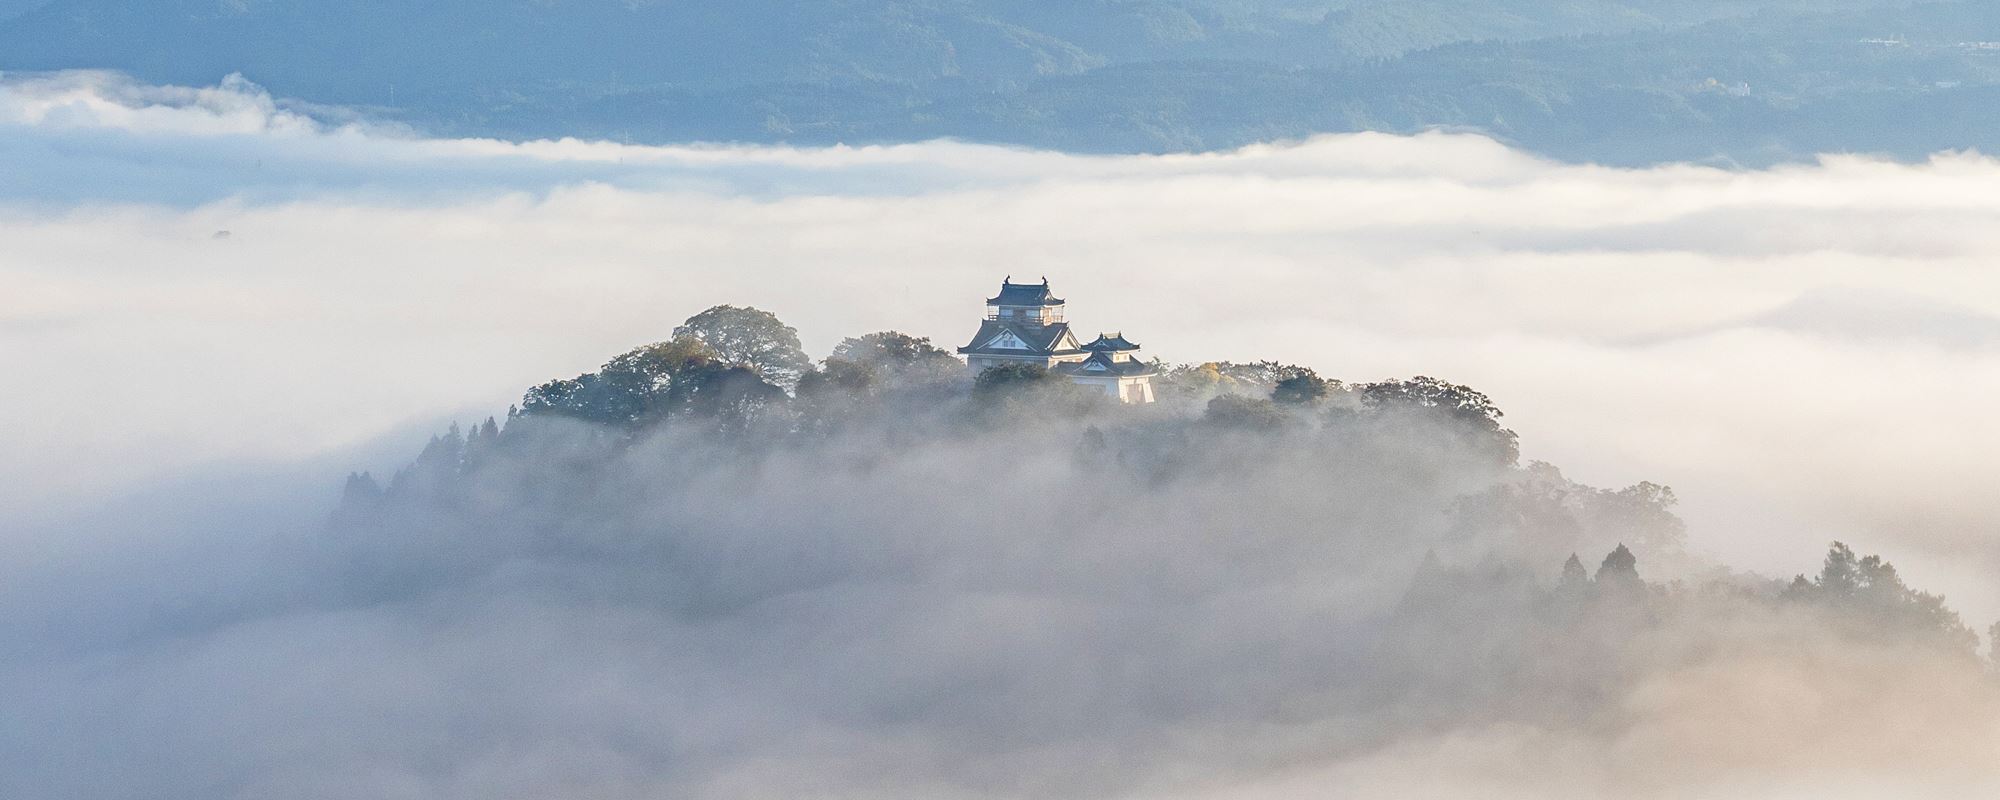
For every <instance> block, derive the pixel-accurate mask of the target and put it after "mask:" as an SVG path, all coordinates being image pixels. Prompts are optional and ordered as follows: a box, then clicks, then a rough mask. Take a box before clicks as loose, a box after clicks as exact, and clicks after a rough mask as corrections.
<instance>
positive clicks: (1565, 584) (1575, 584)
mask: <svg viewBox="0 0 2000 800" xmlns="http://www.w3.org/2000/svg"><path fill="white" fill-rule="evenodd" d="M1589 585H1590V573H1589V572H1587V571H1585V570H1584V568H1583V560H1582V559H1580V558H1577V557H1576V554H1575V553H1571V554H1569V560H1568V561H1564V562H1563V572H1562V579H1561V580H1560V581H1558V582H1557V584H1556V586H1557V587H1558V588H1560V589H1561V590H1562V591H1563V592H1565V593H1575V592H1581V591H1582V590H1583V589H1584V587H1587V586H1589Z"/></svg>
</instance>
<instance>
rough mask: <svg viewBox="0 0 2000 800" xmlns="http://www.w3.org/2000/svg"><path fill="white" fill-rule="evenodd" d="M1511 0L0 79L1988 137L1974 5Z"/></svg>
mask: <svg viewBox="0 0 2000 800" xmlns="http://www.w3.org/2000/svg"><path fill="white" fill-rule="evenodd" d="M1521 5H1522V4H1518V3H1507V2H1501V0H1427V1H1425V2H1389V0H1283V1H1280V2H1263V3H1252V2H1229V1H1228V0H1160V1H1158V2H1141V1H1126V0H1100V1H1099V2H1081V3H1041V2H1022V1H1021V0H990V1H989V2H972V1H971V0H909V1H894V0H838V1H837V2H826V1H822V2H808V3H780V2H772V0H746V1H745V2H738V3H731V4H728V5H726V6H710V5H691V4H680V3H668V2H661V1H660V0H639V1H634V0H615V1H614V0H554V1H551V0H440V1H439V2H430V3H421V4H412V3H403V2H390V1H389V0H336V1H334V2H304V0H230V1H229V2H218V0H149V1H148V2H118V1H117V0H53V1H52V2H46V3H45V4H42V5H40V7H39V8H35V9H33V10H31V11H28V12H27V13H25V14H23V15H21V16H19V17H16V18H14V19H12V20H10V21H7V22H5V23H0V69H7V70H16V71H19V70H54V69H69V68H109V69H117V70H123V71H127V72H130V73H132V74H134V75H135V76H137V77H138V78H140V79H142V80H146V81H152V82H164V83H180V84H196V85H206V84H212V83H214V82H215V81H217V80H219V79H220V78H221V77H223V76H225V75H227V74H230V73H242V74H243V75H244V76H246V77H247V78H249V79H250V80H252V81H255V82H257V83H260V84H262V85H264V86H266V87H268V88H269V89H270V90H271V91H272V92H273V93H274V94H276V95H278V96H281V97H290V98H297V99H299V100H303V101H308V102H311V103H321V104H338V105H349V106H358V107H363V108H366V109H371V110H372V111H373V113H376V114H378V115H381V116H385V117H390V118H394V119H398V120H402V121H405V122H409V123H412V124H414V125H416V126H418V127H420V128H423V129H426V130H429V131H433V132H437V133H442V134H452V135H498V136H510V137H536V136H559V135H579V136H597V137H611V138H621V139H631V140H643V141H685V140H723V141H749V142H790V143H796V144H824V143H832V142H849V143H859V142H883V141H908V140H914V139H925V138H932V137H940V136H948V137H957V138H965V139H974V140H983V141H996V142H1006V143H1017V144H1028V145H1037V146H1047V147H1056V148H1063V149H1070V150H1083V151H1162V150H1185V149H1212V148H1227V147H1233V146H1237V145H1241V144H1244V143H1248V142H1253V141H1259V140H1266V139H1270V138H1278V137H1298V136H1305V135H1310V134H1313V133H1321V132H1340V131H1354V130H1383V131H1397V132H1408V131H1416V130H1422V129H1426V128H1431V127H1439V126H1444V127H1455V128H1459V127H1462V128H1473V129H1479V130H1485V131H1489V132H1491V133H1493V134H1495V135H1496V136H1499V137H1501V138H1503V139H1507V140H1509V141H1512V142H1515V143H1517V144H1520V145H1522V146H1524V147H1527V148H1529V149H1533V150H1537V151H1540V152H1543V153H1546V154H1550V155H1554V156H1558V157H1565V158H1579V159H1581V158H1590V159H1603V160H1610V161H1615V162H1621V163H1626V162H1636V163H1645V162H1653V161H1661V160H1677V159H1721V160H1726V161H1738V162H1745V163H1764V162H1769V161H1774V160H1782V159H1787V158H1795V157H1800V156H1803V155H1809V154H1811V153H1813V152H1818V151H1826V150H1835V151H1838V150H1867V151H1886V152H1890V153H1894V154H1897V155H1901V156H1905V157H1917V156H1921V155H1923V154H1925V153H1928V152H1931V151H1934V150H1937V149H1941V148H1950V147H1965V146H1985V147H1992V146H1994V145H1996V144H2000V142H1993V141H1989V139H1990V138H1991V137H1992V136H1993V134H1991V133H1990V131H1992V130H1995V129H1996V126H1994V125H1992V124H1991V123H1992V122H1993V121H1994V120H1993V119H1991V118H1990V117H1991V116H1992V115H1993V114H1994V112H1993V111H1991V110H1990V109H1991V108H1993V104H1991V103H1988V102H1985V101H1986V100H1988V99H1990V96H1991V94H1992V92H1993V91H1994V87H1995V86H1996V85H2000V50H1996V49H1990V48H1986V47H1983V46H1981V44H1980V43H1982V42H1988V41H2000V11H1995V10H1993V9H1992V7H1991V6H1990V4H1982V3H1971V2H1947V3H1926V4H1916V5H1909V4H1906V3H1902V2H1894V1H1893V0H1845V1H1844V2H1833V1H1820V2H1813V1H1811V0H1804V1H1801V0H1743V1H1742V2H1725V3H1696V2H1690V1H1689V0H1627V1H1626V2H1574V3H1555V4H1532V5H1531V6H1530V7H1528V8H1521V7H1520V6H1521ZM4 10H5V9H0V11H4ZM1871 39H1882V40H1888V41H1890V42H1892V43H1870V42H1869V41H1867V40H1871ZM1911 120H1918V121H1925V122H1927V123H1928V124H1921V125H1919V124H1911Z"/></svg>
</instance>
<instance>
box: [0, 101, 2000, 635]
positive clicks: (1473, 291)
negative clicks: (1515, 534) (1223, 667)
mask: <svg viewBox="0 0 2000 800" xmlns="http://www.w3.org/2000/svg"><path fill="white" fill-rule="evenodd" d="M0 169H4V172H5V174H6V175H7V178H6V180H4V181H0V241H4V242H5V246H4V247H0V372H4V374H6V375H7V376H9V377H8V379H7V382H8V385H9V391H8V392H6V393H5V396H4V400H0V402H4V404H5V405H4V407H0V412H4V413H0V419H4V422H0V425H4V426H5V427H4V429H0V430H4V438H5V440H6V441H7V442H8V445H9V446H8V447H7V448H5V451H4V453H0V481H4V483H5V485H7V486H9V491H8V492H6V493H4V496H0V520H8V519H11V520H16V521H17V522H16V523H14V524H10V525H7V528H9V529H10V530H11V531H12V532H11V533H9V534H7V535H6V536H4V537H0V542H3V543H4V544H0V546H4V547H6V548H8V549H9V550H11V551H15V552H33V551H34V550H35V548H37V547H43V546H47V545H46V543H39V542H37V541H35V539H36V535H35V534H29V533H24V532H23V531H26V530H30V529H36V530H42V529H50V528H51V527H53V528H61V527H63V526H62V525H61V524H59V521H60V520H63V519H67V518H72V517H73V516H74V513H75V512H77V511H78V510H80V509H101V508H102V507H103V506H104V504H105V498H109V497H115V496H120V495H127V494H132V493H136V492H144V491H147V490H148V489H149V488H157V487H158V486H159V485H161V483H162V482H163V481H168V482H171V481H183V482H184V481H186V480H188V479H189V476H192V475H233V474H235V472H233V471H232V470H241V469H250V470H252V471H254V472H256V473H258V474H265V475H268V474H272V473H274V472H283V471H285V470H287V469H293V468H296V467H298V465H301V464H310V465H311V467H310V468H307V469H302V470H301V472H302V473H303V474H301V475H300V476H299V477H300V478H301V480H302V482H308V483H316V485H317V486H319V487H321V488H330V487H331V486H332V481H331V479H332V478H333V477H335V476H337V475H339V474H342V473H343V472H344V471H345V470H346V469H349V468H376V469H381V468H385V467H390V466H393V465H395V464H397V463H400V461H401V460H402V459H404V458H407V456H408V452H409V449H410V447H411V446H412V441H411V439H412V436H411V432H412V431H414V430H425V429H430V428H436V427H438V426H440V425H441V424H442V423H443V422H444V421H446V420H447V419H448V418H451V417H454V416H458V417H467V418H469V417H470V416H471V415H472V414H480V415H484V414H487V413H493V412H496V411H499V410H502V409H504V407H505V405H506V404H507V403H508V402H509V401H511V400H513V399H515V398H516V397H518V393H519V391H520V390H521V388H523V387H525V386H528V385H531V384H533V383H536V382H539V381H541V380H545V379H547V378H550V377H554V376H560V375H570V374H574V373H577V372H580V371H583V370H585V369H587V368H590V367H591V366H593V365H595V364H597V363H599V362H600V361H601V360H602V359H603V358H605V357H607V356H608V355H609V354H612V353H616V352H619V351H622V350H623V349H626V348H628V347H630V346H632V345H634V344H637V343H642V342H647V341H653V340H657V339H660V338H663V337H664V336H665V335H666V334H667V332H668V331H669V330H670V329H671V328H672V326H673V325H674V324H675V323H677V322H678V321H679V320H680V319H682V318H684V317H686V316H688V315H689V314H691V313H693V312H694V311H698V310H700V309H701V308H704V307H707V306H709V305H712V304H716V303H725V302H727V303H737V304H749V305H754V306H757V307H760V308H765V309H768V310H771V311H774V312H776V313H778V314H779V315H780V316H781V317H782V318H784V319H785V320H786V321H787V322H789V323H791V324H793V325H795V326H797V327H798V328H799V330H800V332H801V335H802V336H803V337H804V339H805V341H806V343H807V346H808V349H809V350H811V351H813V352H815V353H816V354H822V353H824V352H825V351H826V350H827V349H828V348H829V347H830V346H831V345H832V344H833V343H834V342H836V341H838V339H839V338H840V337H842V336H846V335H852V334H857V333H861V332H865V331H870V330H878V329H884V328H896V329H901V330H905V331H909V332H912V333H916V334H919V335H927V336H931V337H933V338H935V339H936V340H938V341H939V342H940V343H942V344H946V345H947V346H950V345H956V344H960V343H961V342H959V341H958V340H959V339H961V338H963V337H965V336H967V335H969V333H970V331H971V328H972V327H973V322H974V321H975V320H976V315H977V314H978V313H979V310H980V309H979V305H978V303H979V300H980V298H982V297H984V296H986V295H987V294H988V293H989V292H990V291H991V289H992V288H993V285H994V283H995V282H996V281H997V280H998V279H1000V278H1001V277H1003V276H1007V275H1012V276H1014V277H1015V278H1016V279H1039V278H1040V277H1042V276H1044V275H1046V276H1048V277H1049V278H1050V279H1051V280H1052V281H1054V283H1055V286H1056V287H1057V289H1058V293H1059V294H1061V295H1063V296H1066V297H1068V298H1069V299H1070V300H1071V303H1072V319H1073V320H1074V321H1075V322H1076V323H1077V325H1078V326H1079V327H1080V328H1083V329H1086V330H1087V331H1090V330H1095V329H1098V328H1102V329H1106V330H1122V331H1124V332H1126V333H1127V334H1128V335H1130V336H1131V337H1132V338H1133V339H1135V340H1136V341H1139V342H1140V343H1142V344H1143V345H1145V347H1146V352H1147V353H1148V354H1151V355H1155V356H1159V357H1163V358H1166V359H1168V360H1172V361H1203V360H1215V359H1235V360H1250V359H1258V358H1273V359H1280V360H1285V361H1294V362H1299V363H1305V364H1310V365H1312V366H1314V367H1316V368H1318V369H1319V370H1320V371H1321V372H1322V373H1325V374H1327V375H1329V376H1337V377H1341V378H1345V379H1350V380H1372V379H1380V378H1384V377H1390V376H1407V375H1413V374H1431V375H1438V376H1443V377H1447V378H1449V379H1452V380H1456V381H1459V382H1463V383H1469V384H1471V385H1474V386H1476V387H1478V388H1480V389H1482V390H1484V391H1486V392H1488V393H1489V394H1491V395H1493V396H1494V397H1495V398H1496V400H1497V401H1498V402H1499V403H1500V405H1501V407H1502V408H1504V409H1506V411H1507V412H1508V414H1509V416H1508V423H1509V424H1510V425H1512V426H1513V427H1514V428H1515V429H1517V430H1518V431H1520V433H1521V434H1522V437H1523V442H1524V452H1525V455H1526V457H1528V458H1538V459H1547V460H1550V461H1554V462H1556V463H1559V464H1561V465H1563V466H1564V467H1565V469H1567V470H1569V471H1570V473H1571V474H1573V475H1574V476H1576V477H1578V478H1579V479H1582V480H1586V481H1589V482H1593V483H1597V484H1600V485H1622V484H1624V483H1629V482H1632V481H1637V480H1642V479H1643V480H1654V481H1658V482H1662V483H1667V484H1670V485H1672V486H1674V487H1675V488H1676V489H1677V490H1678V491H1679V492H1680V494H1681V496H1682V497H1683V499H1684V501H1685V504H1684V506H1683V512H1684V515H1685V516H1686V517H1688V519H1689V520H1690V522H1691V524H1692V531H1693V532H1692V541H1693V543H1694V545H1695V547H1696V548H1697V549H1700V550H1704V551H1707V552H1709V553H1711V554H1713V555H1715V556H1718V557H1720V558H1722V559H1724V560H1727V561H1729V562H1731V563H1734V564H1737V565H1739V566H1743V567H1747V568H1755V569H1762V570H1766V571H1770V572H1773V573H1784V572H1787V571H1799V570H1801V569H1803V568H1805V567H1807V566H1809V565H1801V564H1798V563H1796V556H1797V554H1799V553H1801V552H1811V551H1812V550H1813V549H1814V548H1816V547H1818V546H1819V545H1822V544H1824V542H1825V541H1827V540H1830V539H1834V538H1841V539H1845V540H1848V541H1851V542H1854V543H1856V545H1857V546H1859V547H1862V548H1863V549H1865V550H1871V551H1873V550H1880V551H1885V552H1889V553H1892V554H1894V555H1895V556H1896V557H1897V560H1898V561H1899V563H1902V564H1903V565H1904V566H1905V569H1906V571H1908V572H1909V573H1910V574H1911V575H1912V576H1913V577H1914V578H1916V579H1917V580H1918V582H1919V583H1920V584H1922V585H1929V586H1935V587H1941V588H1943V589H1945V590H1947V591H1948V593H1949V594H1951V595H1952V596H1953V597H1954V599H1955V600H1957V601H1958V603H1959V605H1961V606H1962V607H1965V608H1967V610H1968V611H1971V612H1972V613H1973V616H1974V618H1975V619H1980V618H1985V617H1989V616H1994V615H1995V614H1996V613H2000V589H1994V588H1993V586H1994V584H1993V582H1992V581H1991V580H1990V577H1989V576H1990V575H1991V574H1992V570H1995V569H2000V537H1996V536H1995V532H1996V529H2000V500H1996V499H1995V497H1996V495H1994V494H1993V493H1992V492H1991V491H1990V488H1989V484H1990V473H1991V469H1990V464H1991V456H1990V453H1992V452H1994V451H1995V449H1996V446H2000V424H1996V423H1995V422H1994V417H1993V411H1992V408H1991V405H1992V404H1991V398H1992V397H1994V396H1996V394H2000V271H1996V270H1995V269H1994V267H1993V259H1994V258H1995V256H1996V254H2000V225H1996V224H1995V222H1996V217H2000V195H1996V194H1995V193H1994V192H1993V191H1992V187H1993V185H1994V184H1995V181H1996V180H2000V162H1996V161H1995V160H1993V159H1989V158H1986V157H1983V156H1979V155H1975V154H1942V155H1939V156H1937V157H1936V158H1934V159H1933V160H1931V161H1930V162H1928V163H1922V164H1897V163H1888V162H1884V161H1879V160H1874V159H1870V158H1867V157H1863V156H1829V157H1826V158H1824V159H1823V160H1822V161H1821V163H1818V164H1813V165H1800V166H1790V167H1782V168H1777V169H1772V170H1767V171H1729V170H1723V169H1714V168H1706V167H1692V166H1673V167H1661V168H1655V169H1645V170H1628V169H1610V168H1604V167H1598V166H1591V165H1569V164H1558V163H1551V162H1548V161H1544V160H1540V159H1537V158H1534V157H1531V156H1528V155H1524V154H1522V153H1519V152H1515V151H1512V150H1509V149H1508V148H1506V147H1504V146H1502V145H1500V144H1497V143H1495V142H1493V141H1491V140H1488V139H1484V138H1480V137H1477V136H1466V135H1444V134H1436V135H1426V136H1418V137H1395V136H1385V135H1372V134H1370V135H1355V136H1333V137H1324V138H1318V139H1313V140H1310V141H1305V142H1292V143H1281V144H1272V145H1264V146H1258V147H1251V148H1246V149H1244V150H1239V151H1233V152H1226V153H1213V154H1200V155H1171V156H1105V157H1096V156H1077V155H1067V154H1061V153H1049V152H1035V151H1024V150H1015V149H1004V148H995V147H986V146H980V145H974V144H965V143H956V142H934V143H923V144H910V145H899V146H890V147H861V148H834V149H789V148H762V147H754V148H753V147H731V146H725V145H713V146H690V147H642V146H631V145H623V144H615V143H606V142H579V141H568V140H565V141H555V142H528V143H510V142H497V141H473V140H437V139H427V138H423V137H421V136H418V135H415V134H413V133H410V132H407V131H399V130H395V129H388V128H383V127H379V126H372V125H369V124H368V123H366V122H364V121H360V118H359V117H355V116H350V115H346V114H345V112H340V111H338V110H327V109H313V108H302V107H296V106H292V105H288V104H286V103H283V102H281V101H278V100H274V99H273V98H271V97H269V96H268V95H266V94H265V93H263V92H262V91H261V90H259V89H258V88H257V87H256V86H254V85H251V84H249V83H247V82H245V81H242V80H241V79H236V78H232V79H230V80H226V81H223V82H221V83H220V84H219V85H217V86H213V87H202V88H188V87H161V86H146V85H138V84H135V83H132V82H130V81H128V80H125V79H123V78H121V77H119V76H116V75H112V74H104V73H64V74H56V75H16V76H9V77H7V78H6V79H5V80H4V82H0ZM384 436H388V437H389V438H387V439H382V438H380V437H384ZM354 448H360V449H359V450H356V449H354ZM315 459H320V460H319V461H315ZM232 465H234V466H232ZM242 465H255V466H254V467H243V466H242ZM218 481H219V482H221V483H224V484H228V483H230V481H229V480H225V479H218ZM187 494H189V492H187V491H177V495H179V496H186V495H187ZM31 523H32V524H31Z"/></svg>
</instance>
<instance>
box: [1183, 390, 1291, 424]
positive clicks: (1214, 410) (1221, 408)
mask: <svg viewBox="0 0 2000 800" xmlns="http://www.w3.org/2000/svg"><path fill="white" fill-rule="evenodd" d="M1201 417H1202V419H1203V420H1206V421H1207V422H1209V423H1211V424H1214V425H1219V426H1222V427H1225V428H1236V429H1238V430H1253V431H1271V430H1277V429H1278V428H1281V427H1284V424H1285V412H1283V411H1281V410H1279V408H1278V405H1277V404H1276V403H1273V402H1271V401H1270V400H1269V399H1267V398H1263V397H1250V396H1247V395H1240V394H1225V395H1217V396H1216V398H1215V399H1213V400H1210V401H1208V408H1207V409H1205V410H1203V411H1202V415H1201Z"/></svg>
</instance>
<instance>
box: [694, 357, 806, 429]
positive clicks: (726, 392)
mask: <svg viewBox="0 0 2000 800" xmlns="http://www.w3.org/2000/svg"><path fill="white" fill-rule="evenodd" d="M689 382H690V383H692V384H693V387H694V388H693V392H692V397H691V398H690V400H689V402H688V412H689V414H691V415H692V416H694V417H696V418H704V419H707V420H710V421H711V423H712V424H713V425H714V426H715V430H717V431H720V432H723V433H730V434H744V433H749V432H751V431H753V430H756V429H759V428H763V427H765V425H764V423H766V422H768V421H770V420H772V419H773V418H774V417H776V416H777V415H778V414H779V413H780V412H781V411H782V410H783V409H784V407H785V404H786V402H787V400H788V399H789V398H787V397H786V396H785V390H783V389H780V388H778V387H777V386H776V385H774V384H771V383H769V382H767V381H765V380H764V378H763V376H761V375H759V374H758V373H757V371H756V370H753V369H750V368H749V367H740V366H723V365H720V364H716V365H711V366H709V367H708V368H706V369H703V370H702V371H701V372H700V373H699V374H698V375H692V376H690V377H689Z"/></svg>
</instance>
